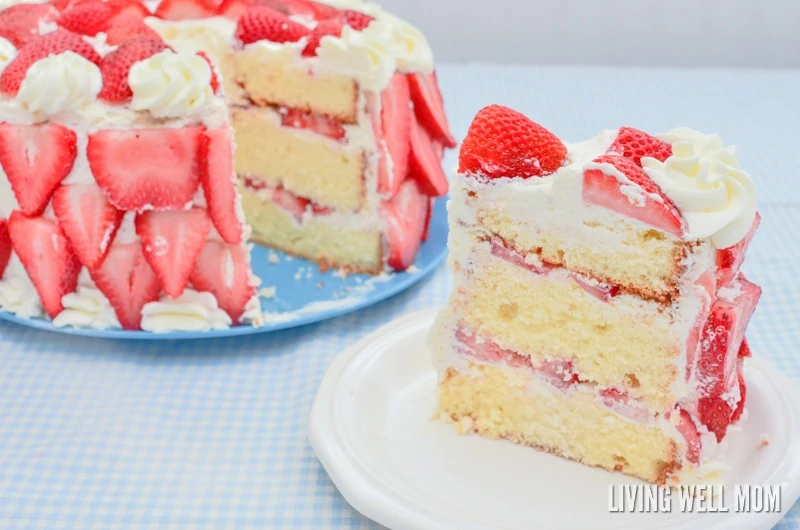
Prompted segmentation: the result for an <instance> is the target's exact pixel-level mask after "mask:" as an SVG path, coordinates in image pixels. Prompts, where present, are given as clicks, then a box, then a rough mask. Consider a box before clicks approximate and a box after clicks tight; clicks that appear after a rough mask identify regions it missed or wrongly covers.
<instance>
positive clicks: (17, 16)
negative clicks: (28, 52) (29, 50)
mask: <svg viewBox="0 0 800 530" xmlns="http://www.w3.org/2000/svg"><path fill="white" fill-rule="evenodd" d="M56 18H58V10H57V9H56V8H55V7H53V6H51V5H50V4H17V5H15V6H11V7H9V8H8V9H6V10H4V11H2V12H0V37H4V38H6V39H8V40H9V41H11V44H13V45H14V46H16V47H17V48H21V47H22V46H24V45H25V44H26V43H27V42H28V41H29V40H31V39H33V38H35V37H37V36H38V35H39V23H40V22H52V21H54V20H55V19H56Z"/></svg>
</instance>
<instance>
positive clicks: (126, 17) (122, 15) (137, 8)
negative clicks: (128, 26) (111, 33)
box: [108, 0, 152, 24]
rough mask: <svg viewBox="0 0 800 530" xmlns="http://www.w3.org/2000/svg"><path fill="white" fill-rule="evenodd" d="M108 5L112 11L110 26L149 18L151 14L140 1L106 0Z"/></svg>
mask: <svg viewBox="0 0 800 530" xmlns="http://www.w3.org/2000/svg"><path fill="white" fill-rule="evenodd" d="M108 4H109V5H110V6H111V8H112V9H113V10H114V16H113V17H112V18H111V24H118V23H122V22H125V21H128V22H130V21H133V20H143V19H144V18H145V17H149V16H150V15H151V14H152V13H150V10H149V9H148V8H147V6H146V5H145V4H144V3H143V2H141V1H140V0H108Z"/></svg>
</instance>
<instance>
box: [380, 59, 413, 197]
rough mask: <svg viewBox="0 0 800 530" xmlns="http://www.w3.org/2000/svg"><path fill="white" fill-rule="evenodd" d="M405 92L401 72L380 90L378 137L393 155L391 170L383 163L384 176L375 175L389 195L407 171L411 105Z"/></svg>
mask: <svg viewBox="0 0 800 530" xmlns="http://www.w3.org/2000/svg"><path fill="white" fill-rule="evenodd" d="M409 101H410V96H409V93H408V81H407V79H406V76H405V75H403V74H395V75H394V77H393V78H392V81H391V83H390V84H389V86H388V87H386V89H384V91H383V92H381V135H380V137H381V139H382V141H383V142H385V148H386V149H387V151H388V153H389V156H391V158H392V164H391V167H392V174H388V164H387V165H386V170H385V171H386V174H385V178H380V176H379V178H378V191H379V192H381V193H385V194H387V195H389V196H391V195H394V193H395V191H396V190H397V188H398V186H400V184H402V182H403V180H404V179H405V178H406V174H407V173H408V153H409V151H410V147H411V146H410V134H411V107H410V105H409Z"/></svg>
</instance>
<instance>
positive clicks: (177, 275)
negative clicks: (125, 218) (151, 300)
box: [136, 208, 211, 298]
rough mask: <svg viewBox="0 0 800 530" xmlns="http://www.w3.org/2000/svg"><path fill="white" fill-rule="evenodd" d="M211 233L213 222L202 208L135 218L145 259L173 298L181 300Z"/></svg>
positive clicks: (151, 213) (156, 213) (145, 214)
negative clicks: (180, 297) (198, 257)
mask: <svg viewBox="0 0 800 530" xmlns="http://www.w3.org/2000/svg"><path fill="white" fill-rule="evenodd" d="M210 231H211V219H209V217H208V215H207V214H206V211H205V210H203V209H202V208H192V209H191V210H188V211H184V212H144V213H140V214H139V215H137V216H136V233H137V234H138V235H139V237H140V238H142V245H143V246H142V249H143V250H144V257H145V259H147V263H149V264H150V267H152V269H153V270H154V271H155V273H156V275H158V277H159V279H160V280H161V285H162V286H163V287H164V292H165V293H167V296H169V297H170V298H178V297H179V296H180V295H181V294H183V291H184V290H185V289H186V286H187V285H188V284H189V275H190V274H191V273H192V269H193V268H194V263H195V261H196V260H197V256H198V255H199V254H200V251H201V250H203V246H205V243H206V239H208V233H209V232H210Z"/></svg>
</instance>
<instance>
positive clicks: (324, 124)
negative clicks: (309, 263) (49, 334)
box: [0, 0, 455, 332]
mask: <svg viewBox="0 0 800 530" xmlns="http://www.w3.org/2000/svg"><path fill="white" fill-rule="evenodd" d="M237 144H238V149H237V148H236V147H237ZM454 145H455V142H454V140H453V139H452V137H451V136H450V133H449V131H448V126H447V121H446V118H445V116H444V111H443V106H442V99H441V95H440V93H439V89H438V86H437V84H436V76H435V73H434V71H433V63H432V57H431V53H430V49H429V48H428V46H427V44H426V42H425V40H424V38H423V37H422V36H421V35H420V34H419V32H418V31H416V30H415V29H414V28H412V27H411V26H410V25H408V24H407V23H405V22H403V21H401V20H399V19H397V18H396V17H393V16H392V15H389V14H388V13H385V12H384V11H382V10H380V8H378V7H377V6H374V5H371V4H370V5H367V4H363V5H362V4H360V3H356V4H355V5H353V6H351V7H349V8H347V7H345V8H341V9H340V8H336V7H333V6H329V5H327V4H321V3H317V2H311V1H307V0H303V1H286V2H277V1H270V2H265V3H256V2H250V1H244V0H235V1H228V0H226V1H225V2H223V3H221V4H219V3H216V4H211V3H208V2H206V3H203V2H198V1H195V0H165V1H164V2H161V3H160V4H158V3H156V4H155V5H153V4H147V5H145V4H143V3H140V2H138V0H108V1H101V0H74V1H57V2H54V3H35V4H34V3H30V4H23V3H20V4H18V5H14V6H12V7H10V8H8V9H5V10H4V11H2V12H0V168H1V169H2V171H0V309H2V310H5V311H11V312H13V313H16V314H17V315H20V316H23V317H39V316H45V317H49V318H52V319H53V321H54V324H55V325H57V326H80V327H94V328H99V329H105V328H124V329H130V330H138V329H143V330H147V331H155V332H164V331H176V330H209V329H217V328H224V327H229V326H234V325H240V324H259V323H260V320H261V318H262V315H261V312H260V304H259V300H258V296H257V285H258V278H256V277H255V276H254V275H253V273H252V271H251V267H250V251H249V250H250V249H249V245H250V243H249V242H250V241H252V240H255V241H258V242H261V243H264V244H267V245H270V246H273V247H276V248H279V249H281V250H285V251H287V252H290V253H293V254H296V255H298V256H302V257H306V258H308V259H311V260H315V261H317V262H318V263H320V265H321V266H323V267H337V268H342V269H345V270H346V271H358V272H367V273H376V274H377V273H379V272H382V271H384V270H387V269H388V270H391V269H394V270H402V269H405V268H407V267H408V266H410V265H411V263H413V261H414V258H415V256H416V253H417V250H418V248H419V246H420V242H421V241H422V240H424V238H425V236H426V230H427V226H428V222H429V221H430V213H431V205H432V200H433V198H434V197H436V196H439V195H442V194H444V193H446V191H447V180H446V178H445V176H444V173H443V171H442V169H441V158H442V155H443V150H444V148H445V147H452V146H454ZM251 227H252V228H251Z"/></svg>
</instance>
